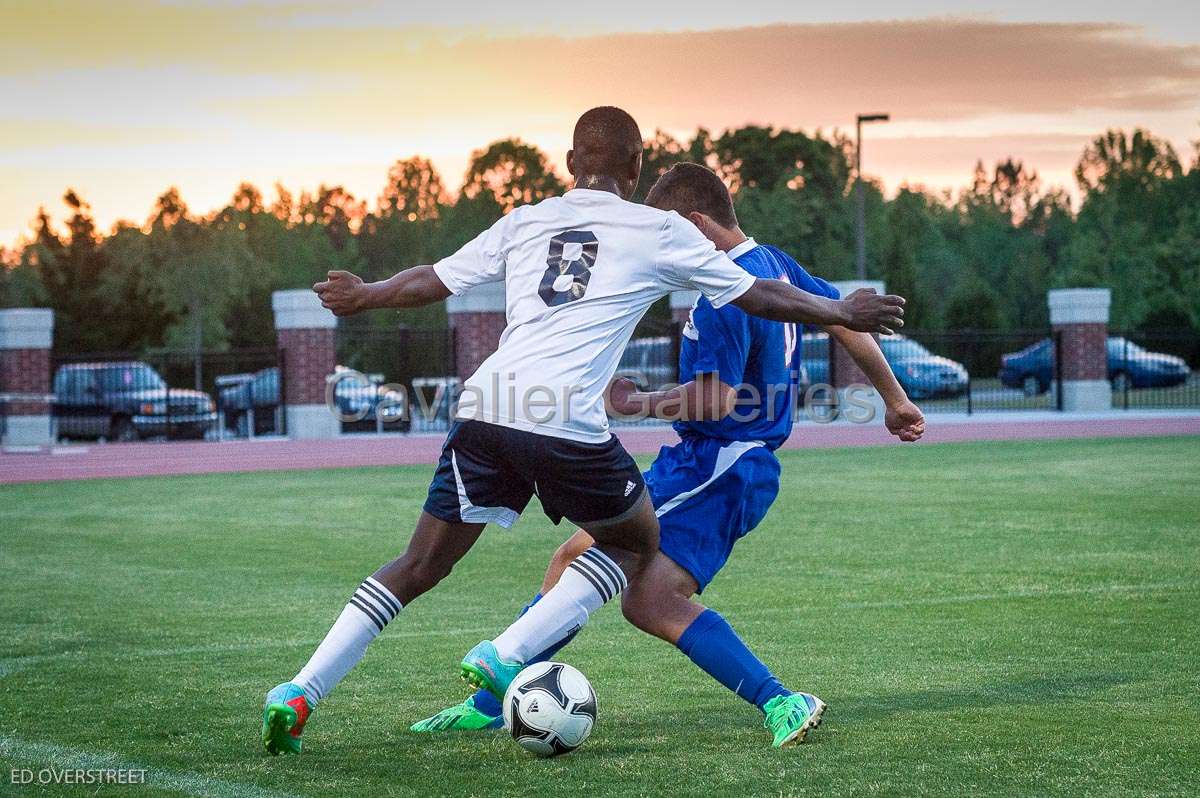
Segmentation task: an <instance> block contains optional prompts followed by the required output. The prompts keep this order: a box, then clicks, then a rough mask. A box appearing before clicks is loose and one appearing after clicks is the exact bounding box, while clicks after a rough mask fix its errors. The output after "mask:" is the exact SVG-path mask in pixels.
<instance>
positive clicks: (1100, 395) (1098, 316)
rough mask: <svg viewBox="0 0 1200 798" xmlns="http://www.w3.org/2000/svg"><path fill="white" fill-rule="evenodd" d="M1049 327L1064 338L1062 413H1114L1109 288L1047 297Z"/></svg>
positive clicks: (1072, 290)
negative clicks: (1110, 377) (1109, 370)
mask: <svg viewBox="0 0 1200 798" xmlns="http://www.w3.org/2000/svg"><path fill="white" fill-rule="evenodd" d="M1046 298H1047V301H1048V302H1049V304H1050V327H1051V329H1052V330H1053V331H1054V333H1055V336H1056V337H1061V340H1062V347H1061V349H1060V357H1061V358H1062V363H1061V364H1060V368H1061V371H1062V409H1063V410H1064V411H1067V412H1091V411H1097V410H1111V409H1112V386H1111V385H1109V382H1108V351H1107V343H1108V307H1109V305H1110V304H1111V302H1112V292H1111V291H1110V290H1109V289H1107V288H1063V289H1057V290H1054V291H1050V292H1049V293H1048V294H1047V297H1046Z"/></svg>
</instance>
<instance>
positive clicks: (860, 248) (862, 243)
mask: <svg viewBox="0 0 1200 798" xmlns="http://www.w3.org/2000/svg"><path fill="white" fill-rule="evenodd" d="M889 119H891V116H889V115H888V114H859V115H858V119H857V124H856V125H855V136H854V204H855V209H854V222H855V225H854V227H855V233H856V238H857V241H856V242H855V247H854V265H855V269H856V271H857V273H858V279H860V280H865V279H867V206H866V202H867V200H866V197H864V196H863V184H862V126H863V122H868V123H870V122H886V121H888V120H889Z"/></svg>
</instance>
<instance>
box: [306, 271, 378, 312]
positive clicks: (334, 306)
mask: <svg viewBox="0 0 1200 798" xmlns="http://www.w3.org/2000/svg"><path fill="white" fill-rule="evenodd" d="M313 290H314V291H316V292H317V296H319V297H320V298H321V305H323V306H324V307H327V308H329V309H330V310H332V311H333V315H335V316H352V315H354V314H355V313H358V312H359V311H362V310H364V309H365V303H366V293H367V291H366V285H365V284H364V283H363V281H362V278H361V277H359V276H358V275H354V274H351V273H350V272H338V271H334V272H329V274H328V279H327V280H325V281H324V282H320V283H317V284H316V285H314V286H313Z"/></svg>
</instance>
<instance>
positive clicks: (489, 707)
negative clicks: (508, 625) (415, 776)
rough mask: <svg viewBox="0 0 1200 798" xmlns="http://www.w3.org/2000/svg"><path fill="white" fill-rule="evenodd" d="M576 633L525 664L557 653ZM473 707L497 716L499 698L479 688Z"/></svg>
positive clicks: (524, 610) (538, 599)
mask: <svg viewBox="0 0 1200 798" xmlns="http://www.w3.org/2000/svg"><path fill="white" fill-rule="evenodd" d="M541 598H542V594H541V593H538V594H537V595H536V596H534V597H533V601H531V602H529V603H528V604H526V605H525V606H524V608H522V610H521V611H520V612H519V613H518V614H517V617H518V618H520V617H521V616H522V615H524V614H525V613H527V612H529V608H530V607H532V606H533V605H534V604H537V603H538V601H540V600H541ZM578 633H579V630H578V629H577V630H575V631H574V632H571V634H569V635H567V636H566V637H564V638H563V639H562V640H560V641H558V642H557V643H555V644H554V645H552V646H550V648H548V649H546V650H545V651H543V652H542V653H540V654H538V655H537V656H536V657H534V658H533V659H531V660H529V662H526V663H525V664H526V665H532V664H534V663H535V662H545V661H546V660H548V659H550V658H551V657H553V656H554V655H555V654H557V653H558V652H559V651H560V650H562V647H563V646H565V645H566V644H567V643H570V642H571V641H572V640H574V639H575V635H576V634H578ZM475 708H476V709H478V710H479V711H480V712H482V713H484V714H485V715H492V716H499V715H500V712H501V709H500V701H499V699H497V698H496V696H494V695H492V694H491V693H489V692H488V691H487V690H480V691H478V692H477V693H475Z"/></svg>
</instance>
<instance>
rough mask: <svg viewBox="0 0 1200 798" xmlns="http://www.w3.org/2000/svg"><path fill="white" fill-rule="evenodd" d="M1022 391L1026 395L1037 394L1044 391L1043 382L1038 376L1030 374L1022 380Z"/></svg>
mask: <svg viewBox="0 0 1200 798" xmlns="http://www.w3.org/2000/svg"><path fill="white" fill-rule="evenodd" d="M1021 392H1022V393H1024V394H1025V395H1026V396H1037V395H1038V394H1039V393H1041V392H1042V384H1041V383H1040V382H1038V378H1037V377H1035V376H1033V375H1032V374H1030V375H1029V376H1028V377H1026V378H1025V379H1023V380H1021Z"/></svg>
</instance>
